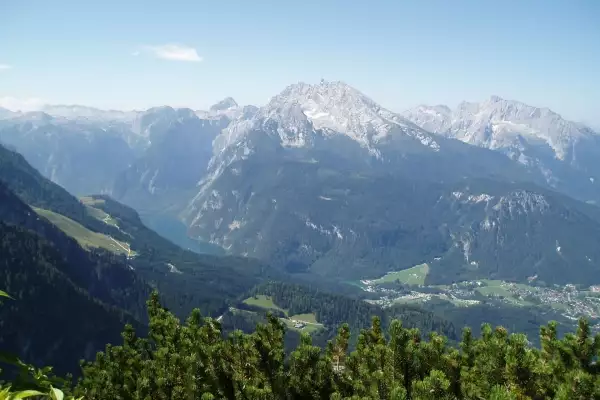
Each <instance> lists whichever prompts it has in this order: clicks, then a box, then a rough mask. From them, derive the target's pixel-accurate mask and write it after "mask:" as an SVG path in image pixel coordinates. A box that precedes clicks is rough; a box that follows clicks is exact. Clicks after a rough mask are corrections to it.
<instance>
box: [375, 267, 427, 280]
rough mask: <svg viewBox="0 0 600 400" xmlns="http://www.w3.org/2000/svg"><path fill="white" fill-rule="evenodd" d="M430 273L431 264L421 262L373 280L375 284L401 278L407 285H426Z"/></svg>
mask: <svg viewBox="0 0 600 400" xmlns="http://www.w3.org/2000/svg"><path fill="white" fill-rule="evenodd" d="M428 273H429V265H427V264H420V265H415V266H414V267H412V268H408V269H404V270H402V271H394V272H389V273H387V274H385V275H384V276H382V277H381V278H379V279H375V280H373V281H371V282H372V283H374V284H376V285H377V284H381V283H386V282H395V281H397V280H399V281H400V282H402V283H405V284H407V285H424V284H425V278H426V277H427V274H428Z"/></svg>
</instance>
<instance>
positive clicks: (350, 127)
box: [184, 82, 599, 283]
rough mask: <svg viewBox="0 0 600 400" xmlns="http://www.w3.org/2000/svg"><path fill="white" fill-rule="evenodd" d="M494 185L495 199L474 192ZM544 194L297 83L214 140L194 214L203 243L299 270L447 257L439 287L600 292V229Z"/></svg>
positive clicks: (337, 86) (526, 177) (360, 269)
mask: <svg viewBox="0 0 600 400" xmlns="http://www.w3.org/2000/svg"><path fill="white" fill-rule="evenodd" d="M482 179H485V180H486V182H488V183H487V185H489V186H490V191H489V192H486V191H481V192H473V191H477V189H476V188H477V185H478V183H477V182H478V181H480V180H482ZM529 182H533V183H535V184H531V183H529ZM544 186H545V182H544V179H543V175H542V174H541V173H540V171H539V170H536V169H532V168H530V166H527V165H522V164H519V163H515V162H514V161H511V160H510V159H509V158H508V157H506V156H504V155H503V154H501V153H498V152H494V151H490V150H488V149H482V148H478V147H476V146H471V145H466V144H464V143H462V142H460V141H458V140H455V139H447V138H443V137H440V136H435V135H430V134H428V133H427V132H426V131H424V130H422V129H420V128H418V127H417V126H416V125H414V124H412V123H411V122H409V121H407V120H405V119H403V118H402V117H400V116H398V115H396V114H393V113H391V112H389V111H387V110H385V109H383V108H382V107H380V106H378V105H377V104H376V103H374V102H373V101H372V100H370V99H368V98H367V97H366V96H364V95H362V94H361V93H360V92H358V91H356V90H355V89H353V88H351V87H349V86H347V85H345V84H343V83H340V82H322V83H320V84H319V85H305V84H298V85H293V86H290V87H288V88H287V89H285V90H284V91H283V92H282V93H281V94H280V95H278V96H275V97H274V98H273V99H272V100H271V102H270V103H269V104H268V105H267V106H265V107H263V108H261V109H260V110H258V111H257V112H256V113H253V114H248V115H244V116H241V117H239V118H238V119H236V120H235V121H233V122H232V123H231V124H230V125H229V126H228V127H227V128H226V129H225V130H223V132H222V133H221V135H219V136H218V137H217V138H216V139H215V141H214V156H213V159H212V160H211V163H210V165H209V172H208V175H207V177H206V178H205V179H204V180H203V181H202V182H201V184H200V186H199V190H198V194H197V195H196V196H195V198H194V199H193V200H192V202H190V205H189V207H188V208H187V210H186V212H185V213H184V217H185V219H186V221H187V223H188V224H189V226H190V233H191V235H192V236H194V237H198V238H201V239H204V240H207V241H211V242H213V243H216V244H219V245H221V246H223V247H224V248H226V249H229V250H230V251H231V252H233V253H235V254H242V255H248V256H253V257H257V258H260V259H265V260H268V261H270V262H272V263H273V264H274V265H277V266H279V267H281V268H284V269H286V270H287V271H290V272H309V273H311V274H318V275H324V276H329V277H338V278H341V279H348V278H352V279H354V278H360V277H369V276H376V275H381V274H382V273H385V272H388V271H392V270H399V269H403V268H408V267H412V266H413V265H416V264H419V263H423V262H432V261H434V260H436V259H440V260H441V261H440V262H439V264H440V265H441V266H440V267H439V268H437V267H436V266H435V265H433V267H432V274H431V278H430V279H434V277H435V276H437V278H435V279H439V280H440V281H443V282H452V281H454V280H456V279H464V278H467V277H468V278H475V277H479V278H485V277H502V278H503V279H519V280H522V279H526V278H527V277H529V276H533V275H535V274H540V275H543V276H544V278H545V279H547V281H548V282H551V283H566V282H568V281H569V279H571V280H572V281H573V282H581V283H584V282H588V283H592V282H589V280H590V279H595V276H596V273H597V269H598V267H597V265H598V264H597V263H596V261H595V260H596V259H597V250H596V249H597V248H598V244H599V243H598V239H597V238H598V235H597V232H598V228H599V225H598V221H597V220H596V219H595V218H594V217H593V216H592V214H594V213H593V212H592V211H591V210H584V208H585V205H584V204H581V203H577V202H572V201H571V200H570V199H568V198H566V197H564V196H560V195H558V194H556V193H553V192H550V191H548V190H547V189H545V188H544ZM486 187H487V186H486ZM466 188H471V190H465V189H466ZM455 192H456V193H455ZM459 192H460V193H459ZM463 192H464V193H467V192H468V194H467V196H466V197H465V198H460V197H461V194H462V193H463ZM469 196H470V197H469ZM478 196H479V197H478ZM538 201H539V203H540V204H538ZM488 203H489V207H488V208H485V207H484V205H485V204H488ZM546 203H547V204H551V205H550V206H549V207H547V208H546V207H545V206H542V205H543V204H546ZM515 207H517V208H518V209H519V210H521V211H519V212H517V211H515ZM540 207H541V208H540ZM486 210H487V211H486ZM506 210H508V211H506ZM486 213H487V214H486ZM486 215H487V216H488V217H487V219H486ZM534 216H535V218H538V217H540V216H543V217H540V219H535V218H534ZM492 220H494V221H495V222H494V223H496V226H500V227H501V228H498V229H500V231H497V230H495V229H496V228H493V229H492V228H488V225H486V222H485V221H488V223H489V224H492V222H491V221H492ZM476 224H479V225H476ZM476 226H481V227H480V228H476ZM490 226H492V225H490ZM486 229H487V230H486ZM565 235H566V236H565ZM576 242H577V243H579V245H576ZM464 248H467V251H465V250H464ZM557 248H560V249H559V250H558V251H557ZM567 248H568V249H569V250H566V249H567ZM460 249H462V250H460ZM560 250H562V253H561V251H560ZM465 254H467V256H465ZM470 254H473V255H474V254H477V257H476V258H472V255H470ZM588 258H589V259H590V260H592V261H589V260H588ZM566 269H569V270H572V271H573V273H572V274H569V275H568V276H567V275H565V274H562V273H561V271H564V270H566Z"/></svg>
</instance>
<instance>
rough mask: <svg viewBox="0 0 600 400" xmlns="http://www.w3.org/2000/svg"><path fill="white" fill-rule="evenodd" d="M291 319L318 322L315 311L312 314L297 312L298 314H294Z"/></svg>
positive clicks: (311, 322) (310, 322)
mask: <svg viewBox="0 0 600 400" xmlns="http://www.w3.org/2000/svg"><path fill="white" fill-rule="evenodd" d="M290 319H292V320H296V321H304V322H308V323H309V324H318V322H317V316H316V315H315V314H314V313H312V314H296V315H292V316H291V317H290Z"/></svg>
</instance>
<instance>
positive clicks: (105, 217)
mask: <svg viewBox="0 0 600 400" xmlns="http://www.w3.org/2000/svg"><path fill="white" fill-rule="evenodd" d="M102 201H104V200H102ZM86 211H87V213H88V214H89V215H91V216H92V217H94V218H96V219H99V220H100V221H102V222H104V223H105V224H107V225H111V226H114V227H115V228H118V227H119V225H117V221H116V220H115V219H114V218H113V217H111V216H110V215H109V214H107V213H105V212H104V211H103V210H101V209H99V208H95V207H91V206H86Z"/></svg>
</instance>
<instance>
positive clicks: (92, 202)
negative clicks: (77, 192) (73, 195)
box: [79, 196, 106, 207]
mask: <svg viewBox="0 0 600 400" xmlns="http://www.w3.org/2000/svg"><path fill="white" fill-rule="evenodd" d="M79 200H81V202H82V203H83V204H85V205H86V206H91V207H93V206H97V205H99V204H104V203H106V201H105V200H104V199H95V198H93V197H92V196H84V197H80V198H79Z"/></svg>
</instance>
